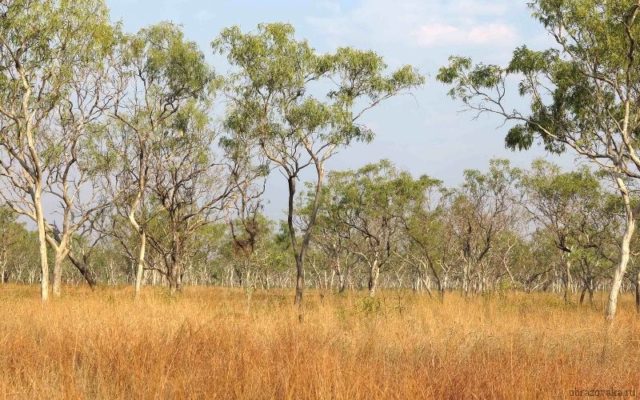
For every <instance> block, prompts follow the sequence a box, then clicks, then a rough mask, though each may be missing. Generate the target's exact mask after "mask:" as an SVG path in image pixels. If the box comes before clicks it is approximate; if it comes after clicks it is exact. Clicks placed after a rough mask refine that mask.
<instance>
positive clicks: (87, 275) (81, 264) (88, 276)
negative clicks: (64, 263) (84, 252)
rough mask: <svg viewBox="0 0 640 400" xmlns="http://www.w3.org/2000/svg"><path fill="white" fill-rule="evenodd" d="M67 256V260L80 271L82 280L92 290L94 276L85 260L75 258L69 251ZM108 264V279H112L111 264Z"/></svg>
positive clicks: (94, 285) (94, 283) (93, 287)
mask: <svg viewBox="0 0 640 400" xmlns="http://www.w3.org/2000/svg"><path fill="white" fill-rule="evenodd" d="M67 257H69V261H71V264H73V266H74V267H76V269H77V270H78V271H79V272H80V274H81V275H82V277H83V278H84V280H85V281H87V284H88V285H89V287H90V288H91V290H94V289H95V287H96V277H95V275H94V274H93V273H92V272H91V270H90V269H89V266H88V265H87V264H86V262H85V261H81V260H79V259H77V258H76V257H74V256H73V254H71V253H69V255H68V256H67ZM109 266H110V268H109V273H110V275H111V276H110V278H109V280H110V281H113V264H111V263H110V264H109Z"/></svg>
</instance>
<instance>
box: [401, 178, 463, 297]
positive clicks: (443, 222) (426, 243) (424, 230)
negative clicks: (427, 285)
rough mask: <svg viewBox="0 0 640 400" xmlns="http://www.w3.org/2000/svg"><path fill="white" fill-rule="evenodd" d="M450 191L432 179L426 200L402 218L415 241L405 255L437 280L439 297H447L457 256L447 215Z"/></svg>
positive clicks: (411, 238) (406, 231)
mask: <svg viewBox="0 0 640 400" xmlns="http://www.w3.org/2000/svg"><path fill="white" fill-rule="evenodd" d="M449 195H450V192H449V191H448V190H446V189H445V188H443V187H442V183H441V182H439V181H436V180H433V181H432V182H431V184H430V185H429V187H428V188H427V191H426V196H425V201H424V202H423V203H422V204H421V203H416V204H415V206H414V208H413V209H411V210H410V212H409V213H408V214H407V215H406V217H405V218H404V219H403V221H402V223H403V227H404V231H405V233H406V236H407V238H408V239H409V241H410V243H411V244H412V245H410V246H409V251H408V252H406V254H405V257H408V258H410V259H412V262H413V263H414V264H417V265H419V266H420V268H421V271H422V273H425V272H426V271H425V270H428V271H429V272H430V273H431V275H432V277H433V279H434V280H435V282H436V285H437V288H438V292H439V294H440V300H441V301H443V300H444V296H445V292H446V290H447V286H448V282H449V274H450V273H451V271H452V269H453V268H452V267H453V262H454V261H455V259H456V257H455V255H454V254H453V253H454V251H455V250H454V246H452V245H451V244H452V240H453V230H452V229H451V225H450V224H449V221H448V219H447V216H448V210H447V201H448V196H449ZM436 196H438V197H439V198H438V199H436Z"/></svg>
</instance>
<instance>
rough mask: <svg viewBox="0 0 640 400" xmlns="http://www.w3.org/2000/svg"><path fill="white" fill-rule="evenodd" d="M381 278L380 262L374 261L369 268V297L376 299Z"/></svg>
mask: <svg viewBox="0 0 640 400" xmlns="http://www.w3.org/2000/svg"><path fill="white" fill-rule="evenodd" d="M379 276H380V266H379V264H378V260H373V263H371V267H370V268H369V297H375V295H376V290H377V289H378V277H379Z"/></svg>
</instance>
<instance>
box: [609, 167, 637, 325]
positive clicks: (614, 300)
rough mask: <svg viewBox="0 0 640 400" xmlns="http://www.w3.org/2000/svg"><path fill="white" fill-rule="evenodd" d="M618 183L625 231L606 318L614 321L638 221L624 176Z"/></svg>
mask: <svg viewBox="0 0 640 400" xmlns="http://www.w3.org/2000/svg"><path fill="white" fill-rule="evenodd" d="M616 183H617V184H618V188H619V189H620V193H621V194H622V199H623V201H624V209H625V217H626V219H625V232H624V236H623V237H622V243H621V247H620V262H619V263H618V267H617V268H616V270H615V273H614V275H613V283H612V285H611V292H610V293H609V302H608V304H607V311H606V318H607V320H608V321H612V320H613V319H614V317H615V315H616V309H617V306H618V295H619V294H620V288H621V287H622V280H623V279H624V274H625V272H626V271H627V266H628V264H629V258H630V255H631V250H630V247H631V239H632V238H633V234H634V232H635V229H636V222H635V220H634V216H633V209H632V207H631V198H630V196H629V190H628V189H627V186H626V185H625V183H624V181H623V180H622V178H619V177H618V178H616Z"/></svg>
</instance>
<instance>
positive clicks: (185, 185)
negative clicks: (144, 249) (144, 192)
mask: <svg viewBox="0 0 640 400" xmlns="http://www.w3.org/2000/svg"><path fill="white" fill-rule="evenodd" d="M208 112H209V107H208V105H207V104H206V103H205V104H203V105H202V106H199V105H198V104H196V102H191V103H190V104H187V105H185V106H184V107H182V109H180V110H179V111H177V112H176V114H175V116H174V121H173V124H172V125H171V126H169V127H167V128H166V129H165V131H164V132H163V133H162V134H161V135H160V137H159V138H157V139H158V141H157V143H156V147H154V149H153V151H152V152H151V154H150V155H149V161H150V162H149V192H150V194H151V196H152V198H153V200H154V201H157V202H158V205H159V208H160V210H159V211H160V212H161V213H162V214H163V216H164V220H165V222H166V224H163V225H160V226H158V228H159V229H157V230H155V231H153V232H149V233H150V234H149V235H148V238H149V243H150V244H151V245H152V246H153V247H154V249H155V250H156V251H157V252H159V253H160V255H161V256H162V260H163V264H164V265H165V268H164V270H161V271H162V273H163V274H164V275H165V276H166V277H167V280H168V282H169V288H170V289H171V291H172V292H175V291H176V290H177V289H179V288H180V287H181V280H182V275H183V274H184V269H185V266H186V262H187V259H188V257H189V255H190V253H191V251H192V250H193V248H191V246H192V244H193V239H194V236H195V235H196V234H197V232H198V230H199V229H200V228H201V227H202V226H204V225H207V224H210V223H213V222H214V221H216V220H219V219H222V218H223V217H224V214H223V211H224V210H225V209H226V208H227V207H228V205H229V203H231V201H232V199H231V198H230V196H231V193H232V192H233V191H234V190H236V189H237V187H238V186H242V185H244V182H242V179H250V178H251V177H239V174H238V170H239V168H240V167H241V165H240V164H238V162H237V160H234V159H230V158H226V157H224V158H223V157H222V155H221V154H217V153H216V152H215V151H214V150H213V147H214V145H215V140H216V139H217V135H216V134H215V132H214V131H213V129H212V128H211V125H210V121H209V113H208ZM155 233H159V236H157V235H156V234H155Z"/></svg>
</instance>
